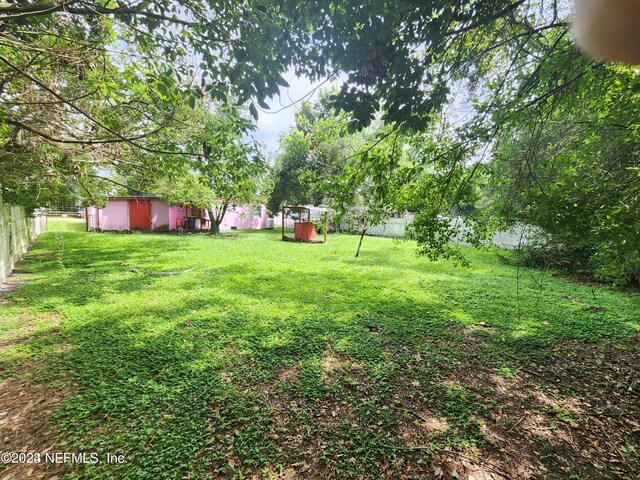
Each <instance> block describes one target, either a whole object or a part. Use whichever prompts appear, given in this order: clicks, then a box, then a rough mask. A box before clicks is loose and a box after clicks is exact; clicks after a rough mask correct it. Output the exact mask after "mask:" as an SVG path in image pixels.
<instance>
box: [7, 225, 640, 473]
mask: <svg viewBox="0 0 640 480" xmlns="http://www.w3.org/2000/svg"><path fill="white" fill-rule="evenodd" d="M79 225H80V224H79ZM50 227H51V231H50V232H48V233H46V234H44V235H43V236H42V237H41V238H40V240H39V241H38V243H37V245H36V246H35V247H34V248H33V249H32V250H31V252H30V253H29V254H28V255H27V256H26V258H25V260H24V262H23V264H22V265H21V267H20V271H19V273H18V278H19V279H20V280H21V281H24V282H25V283H23V284H21V285H20V286H19V287H18V288H17V289H16V290H15V291H14V292H12V293H10V294H8V295H6V296H5V297H4V299H3V300H4V302H5V304H4V305H1V306H0V375H1V376H2V377H3V379H4V383H3V385H4V391H0V410H5V411H8V412H10V413H11V412H14V411H17V409H18V410H19V409H20V408H22V410H20V411H22V412H23V415H22V416H21V417H20V418H21V420H18V421H19V422H23V424H21V426H20V428H13V427H12V426H11V425H10V424H6V423H3V424H0V426H1V427H2V429H3V430H4V432H1V433H2V437H4V438H5V447H4V448H3V449H4V450H22V451H42V450H44V449H45V448H51V450H50V451H53V452H67V451H69V452H85V453H88V452H96V453H98V454H99V455H100V459H101V460H104V455H106V453H110V454H114V455H123V456H124V460H125V461H126V463H107V462H106V461H101V462H99V463H84V464H81V463H77V464H66V465H64V466H62V467H61V466H59V465H58V466H55V468H54V467H53V466H43V465H40V466H37V467H38V468H41V469H45V470H46V469H47V468H49V470H50V472H54V473H55V474H57V475H61V476H64V475H66V476H68V478H82V479H92V480H94V479H164V478H167V479H169V478H171V479H201V478H323V479H324V478H336V479H343V478H496V479H499V478H572V479H578V478H636V477H634V475H635V472H637V471H640V461H639V459H638V452H640V442H639V436H638V434H639V432H640V426H639V425H638V423H637V422H638V414H639V412H640V407H639V403H640V402H639V401H638V393H639V392H640V378H639V375H638V370H639V369H638V353H639V347H638V342H637V338H638V337H637V334H638V329H639V328H640V313H639V310H640V296H639V295H638V294H637V293H633V292H622V291H616V290H613V289H608V288H604V287H601V286H593V285H586V284H578V283H575V282H571V281H569V280H567V279H562V278H560V277H554V276H552V275H551V274H549V273H547V275H546V276H544V277H541V273H540V272H537V271H522V270H521V271H518V270H516V269H515V268H514V267H511V266H507V265H504V264H502V263H501V262H500V261H499V260H498V259H497V257H496V255H495V254H493V253H491V252H478V251H475V250H471V249H469V250H468V251H466V253H467V254H468V255H469V257H470V259H471V261H472V264H473V267H472V268H470V269H465V268H456V267H454V266H453V264H452V263H450V262H448V261H439V262H436V263H432V262H430V261H428V260H426V259H422V258H417V257H416V256H415V255H414V250H415V245H414V244H412V243H410V242H404V243H398V242H394V241H392V240H389V239H381V238H366V239H365V242H364V245H363V250H362V252H361V258H357V259H356V258H354V253H355V249H356V246H357V241H358V238H357V237H355V236H347V235H332V236H330V239H329V243H327V244H323V245H308V244H294V243H287V242H281V241H279V233H278V232H277V231H276V232H273V231H265V232H234V233H233V234H228V235H223V236H221V237H219V238H216V237H211V236H208V235H184V236H177V235H161V234H131V235H127V234H100V233H85V232H83V231H81V225H80V226H79V227H78V228H77V229H76V228H74V225H73V224H71V223H70V222H65V223H60V222H55V221H52V222H51V223H50ZM194 267H196V268H195V269H193V268H194ZM167 272H178V273H175V274H170V275H167V274H162V273H167ZM9 387H10V388H11V389H12V390H11V391H10V392H7V388H9ZM20 396H22V397H23V398H24V399H28V400H29V401H30V402H31V403H29V405H31V406H29V407H28V408H27V407H25V406H24V405H26V403H28V402H26V400H22V402H23V404H20V405H22V406H20V405H18V404H17V403H16V402H20ZM38 399H41V400H40V404H38ZM32 404H33V405H32ZM37 405H44V406H43V407H42V408H40V407H37ZM25 409H26V410H25ZM27 413H28V415H27ZM26 417H28V418H26ZM0 419H1V417H0ZM12 428H13V429H12ZM43 432H45V433H46V434H45V433H43ZM603 432H604V433H603ZM7 439H8V440H7ZM38 468H36V471H37V470H38ZM21 472H22V473H21ZM2 474H3V472H2V471H1V470H0V476H1V475H2ZM4 474H5V475H7V476H8V477H9V478H16V479H21V478H29V477H22V476H20V475H24V470H20V469H19V468H18V466H15V465H11V466H9V467H8V468H7V469H6V470H5V472H4ZM11 475H13V477H11ZM469 475H471V476H470V477H469ZM482 475H485V476H484V477H483V476H482ZM526 475H529V477H527V476H526ZM34 478H35V477H34ZM38 478H39V477H38Z"/></svg>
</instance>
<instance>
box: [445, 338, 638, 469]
mask: <svg viewBox="0 0 640 480" xmlns="http://www.w3.org/2000/svg"><path fill="white" fill-rule="evenodd" d="M465 348H466V351H467V352H468V353H469V354H468V355H466V356H464V357H463V358H462V361H461V363H460V365H459V367H458V368H457V369H456V370H455V371H454V372H453V373H452V374H451V378H450V380H451V381H455V382H458V383H459V384H461V385H464V386H466V387H467V388H468V389H469V390H470V391H471V392H473V393H474V395H475V396H476V397H477V398H485V399H491V400H492V401H493V402H494V406H493V407H492V408H490V409H489V411H488V412H487V414H486V415H484V416H483V417H482V418H480V419H479V420H480V421H481V428H482V433H483V435H484V437H485V438H486V442H485V443H484V444H483V445H480V446H478V447H477V448H474V449H466V450H463V451H461V452H458V453H455V454H453V455H452V454H449V453H444V454H440V455H438V456H439V457H440V459H441V460H440V464H439V465H437V468H438V469H439V470H437V472H436V473H438V474H442V475H443V476H445V477H449V476H451V475H453V476H457V477H458V478H461V479H464V478H469V479H473V478H476V479H477V478H497V479H500V478H512V479H528V478H531V479H534V478H535V479H538V478H540V479H566V478H580V479H601V478H620V479H635V478H637V476H636V475H637V472H639V471H640V455H639V454H640V424H639V422H640V402H639V401H638V398H639V391H640V358H639V357H638V350H637V348H635V346H634V345H627V346H624V347H621V346H617V345H613V344H611V345H605V346H595V345H590V344H584V343H580V342H566V343H563V344H561V345H557V346H555V347H554V348H553V349H551V350H549V351H548V352H547V355H546V356H545V358H544V363H541V362H539V361H535V360H531V361H527V362H526V363H524V362H523V363H522V365H520V368H519V371H518V373H517V374H515V375H514V374H510V375H503V374H501V373H500V371H499V370H498V369H496V368H491V367H488V366H487V365H485V364H483V363H482V362H481V361H480V360H479V358H478V356H477V355H475V354H474V352H475V351H477V343H474V342H472V343H471V345H466V346H465ZM514 363H517V362H514ZM436 463H437V462H436Z"/></svg>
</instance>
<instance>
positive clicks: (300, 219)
mask: <svg viewBox="0 0 640 480" xmlns="http://www.w3.org/2000/svg"><path fill="white" fill-rule="evenodd" d="M287 217H289V218H291V219H292V220H293V236H290V235H287V233H286V231H285V223H286V222H285V218H287ZM281 219H282V240H283V241H285V242H306V243H324V242H326V241H327V224H326V223H327V218H326V216H325V218H324V222H325V225H324V238H323V240H317V239H316V237H317V232H316V227H315V224H314V223H313V221H312V217H311V208H310V207H304V206H301V205H284V206H283V207H282V217H281Z"/></svg>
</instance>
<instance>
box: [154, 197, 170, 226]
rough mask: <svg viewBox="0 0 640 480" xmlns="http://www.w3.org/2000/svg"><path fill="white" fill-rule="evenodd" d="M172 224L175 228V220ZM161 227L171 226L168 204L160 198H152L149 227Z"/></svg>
mask: <svg viewBox="0 0 640 480" xmlns="http://www.w3.org/2000/svg"><path fill="white" fill-rule="evenodd" d="M173 226H174V228H175V222H174V223H173ZM162 227H164V228H171V227H170V214H169V205H167V204H166V203H164V202H163V201H162V200H160V199H157V198H154V199H153V200H151V229H152V230H155V229H156V228H162Z"/></svg>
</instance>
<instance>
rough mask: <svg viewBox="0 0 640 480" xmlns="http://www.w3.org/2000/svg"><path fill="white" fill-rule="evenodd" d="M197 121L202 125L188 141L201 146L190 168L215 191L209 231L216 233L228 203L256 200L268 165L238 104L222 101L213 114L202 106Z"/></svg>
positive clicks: (218, 231)
mask: <svg viewBox="0 0 640 480" xmlns="http://www.w3.org/2000/svg"><path fill="white" fill-rule="evenodd" d="M200 121H201V122H202V128H201V129H200V131H199V132H198V135H194V136H193V137H192V138H191V141H192V142H193V143H195V144H196V145H200V146H201V148H202V155H201V156H200V157H198V158H197V159H196V160H195V162H194V165H193V168H194V169H195V171H196V172H198V174H199V176H200V178H201V179H202V180H203V181H204V182H205V184H206V185H207V186H208V187H210V188H211V189H212V191H213V193H214V199H215V200H214V202H213V207H211V206H210V207H209V208H211V210H210V216H211V233H213V234H218V233H220V225H221V224H222V221H223V220H224V216H225V214H226V212H227V209H228V208H229V205H231V204H234V203H235V204H241V203H253V202H255V201H256V200H258V197H259V194H260V193H262V192H261V186H263V182H262V179H263V177H264V176H265V175H266V173H267V165H266V162H265V160H264V158H263V156H262V154H261V152H260V149H259V146H258V144H257V142H255V140H252V139H250V138H248V134H249V133H250V132H251V131H252V130H254V129H255V125H254V124H253V123H252V122H251V121H250V120H249V119H247V118H245V117H244V116H243V115H242V114H241V112H240V110H239V109H238V108H235V107H230V106H228V105H222V106H219V107H218V109H217V111H216V112H215V113H214V114H212V113H210V112H208V111H207V110H206V107H205V109H203V110H201V111H200ZM193 148H195V147H193Z"/></svg>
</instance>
